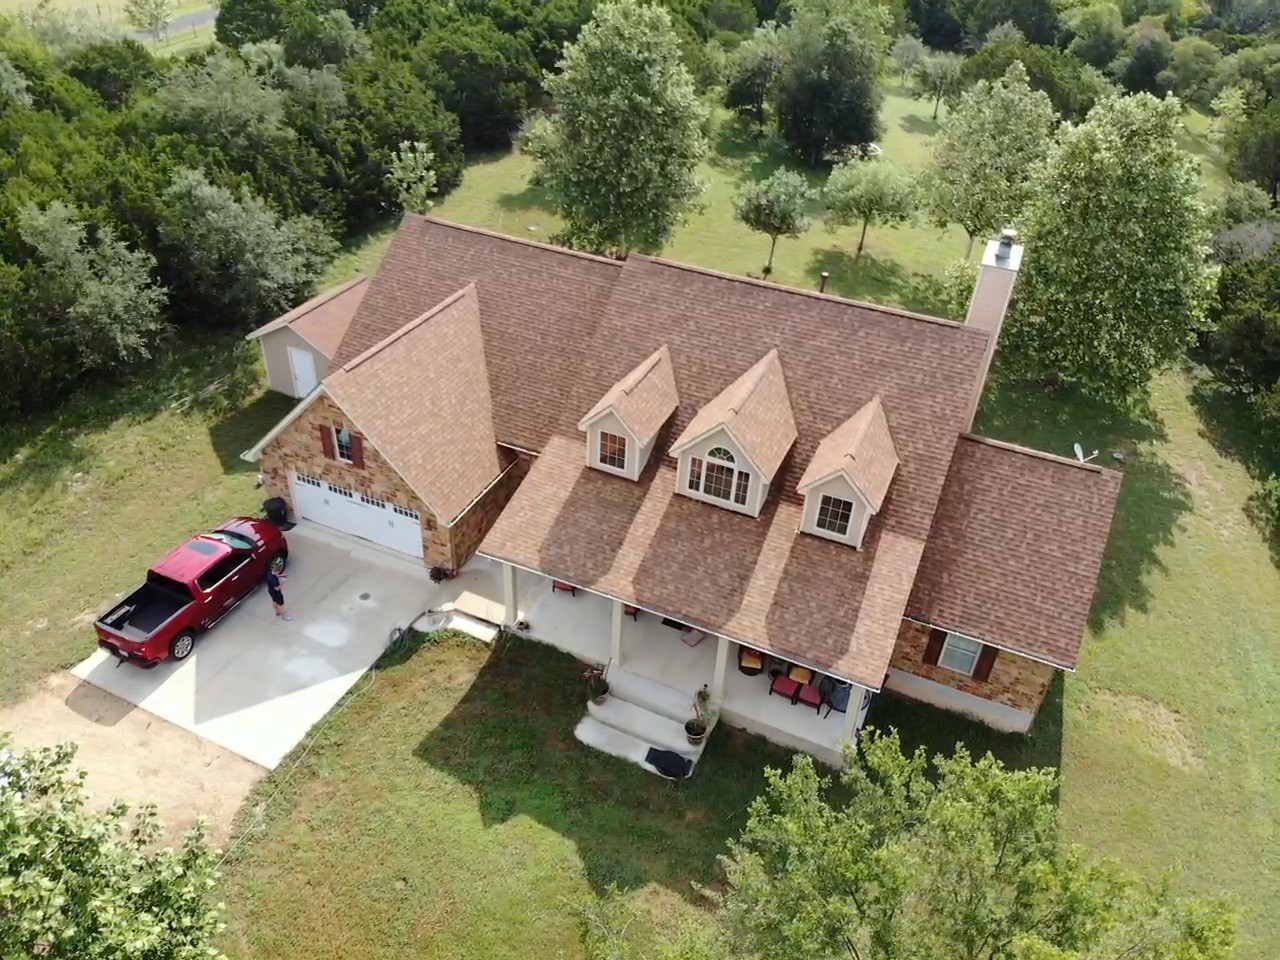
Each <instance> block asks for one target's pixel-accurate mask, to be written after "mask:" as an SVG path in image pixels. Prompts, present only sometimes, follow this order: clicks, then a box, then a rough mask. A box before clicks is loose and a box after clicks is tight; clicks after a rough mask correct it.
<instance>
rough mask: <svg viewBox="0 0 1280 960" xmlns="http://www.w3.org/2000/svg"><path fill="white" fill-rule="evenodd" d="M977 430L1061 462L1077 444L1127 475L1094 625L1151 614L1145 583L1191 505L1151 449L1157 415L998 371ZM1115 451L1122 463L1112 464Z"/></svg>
mask: <svg viewBox="0 0 1280 960" xmlns="http://www.w3.org/2000/svg"><path fill="white" fill-rule="evenodd" d="M998 363H999V359H998V355H997V364H998ZM974 430H975V432H977V433H980V434H982V435H983V436H987V437H991V438H993V439H995V440H1005V441H1008V442H1010V443H1019V444H1023V445H1025V446H1029V447H1033V448H1035V449H1037V450H1043V451H1045V452H1047V453H1053V454H1057V455H1058V456H1064V457H1072V456H1074V453H1073V451H1072V445H1073V444H1075V443H1079V444H1080V445H1081V446H1082V447H1083V448H1084V450H1085V453H1086V455H1089V454H1092V453H1093V451H1095V450H1097V451H1098V458H1097V461H1096V462H1097V463H1098V464H1099V465H1100V466H1103V467H1106V468H1109V469H1118V470H1120V471H1122V472H1123V474H1124V480H1123V482H1122V483H1121V484H1120V497H1119V501H1118V502H1117V505H1116V513H1115V519H1114V520H1113V521H1112V524H1111V534H1110V537H1109V538H1108V540H1107V549H1106V553H1105V554H1104V555H1103V559H1102V571H1101V573H1100V575H1099V577H1098V588H1097V592H1096V593H1095V594H1094V598H1093V607H1092V610H1091V612H1090V617H1089V625H1090V626H1091V627H1092V628H1093V629H1094V630H1098V629H1100V628H1102V627H1103V626H1105V625H1106V624H1108V623H1111V622H1113V621H1114V622H1120V623H1123V622H1124V616H1125V613H1126V612H1127V611H1128V610H1130V609H1133V610H1137V611H1140V612H1141V611H1145V610H1147V608H1148V603H1149V602H1150V599H1151V588H1150V587H1149V586H1148V585H1147V578H1148V577H1149V576H1150V575H1151V573H1153V572H1156V571H1160V570H1163V569H1164V565H1163V563H1162V561H1161V560H1160V557H1159V552H1160V550H1161V549H1162V548H1164V547H1166V546H1168V545H1170V544H1171V543H1172V542H1173V539H1174V536H1175V534H1176V533H1177V530H1178V527H1179V524H1180V523H1181V521H1182V518H1183V517H1184V515H1186V514H1188V513H1190V512H1191V509H1192V507H1193V506H1194V504H1193V502H1192V497H1191V492H1190V490H1189V488H1188V485H1187V482H1186V480H1185V479H1184V478H1183V476H1182V475H1181V474H1180V473H1179V472H1178V471H1177V470H1175V469H1174V468H1173V467H1171V466H1170V465H1169V464H1168V463H1166V462H1165V461H1164V460H1163V459H1162V458H1161V457H1160V456H1159V454H1158V453H1156V452H1155V451H1154V450H1153V449H1152V446H1151V445H1152V444H1153V443H1155V442H1158V441H1160V440H1162V439H1164V436H1165V433H1164V427H1163V425H1162V424H1161V423H1160V420H1159V418H1158V417H1157V416H1156V415H1155V414H1154V413H1152V412H1150V411H1126V410H1122V409H1118V408H1115V407H1111V406H1108V405H1106V404H1103V403H1101V402H1099V401H1097V400H1094V399H1091V398H1089V397H1086V396H1083V395H1082V394H1079V393H1077V392H1075V391H1071V390H1065V389H1064V390H1057V391H1054V392H1052V393H1050V392H1047V391H1046V390H1045V389H1044V388H1043V387H1042V386H1040V385H1037V384H1027V383H1013V382H1010V381H1009V380H1008V379H1006V378H1004V377H1002V376H1000V375H999V371H998V370H997V371H996V373H994V374H993V375H992V377H991V378H990V379H989V380H988V381H987V387H986V391H985V392H984V393H983V395H982V405H981V408H980V409H979V411H978V418H977V422H976V423H975V425H974ZM1113 451H1118V452H1119V453H1120V454H1121V456H1122V457H1123V458H1124V459H1123V460H1121V461H1118V460H1116V459H1114V458H1113V456H1112V452H1113Z"/></svg>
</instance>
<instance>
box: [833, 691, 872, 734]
mask: <svg viewBox="0 0 1280 960" xmlns="http://www.w3.org/2000/svg"><path fill="white" fill-rule="evenodd" d="M866 695H867V691H866V690H865V689H864V688H862V687H860V686H858V685H857V684H856V683H855V684H854V685H853V689H852V690H850V691H849V703H848V705H847V706H846V707H845V711H844V717H843V719H841V721H840V740H841V741H842V742H843V741H845V740H847V741H849V742H851V743H852V742H853V740H854V738H855V737H857V735H858V727H859V725H860V724H859V723H858V721H859V720H860V719H861V717H862V698H863V697H865V696H866ZM855 700H856V702H855Z"/></svg>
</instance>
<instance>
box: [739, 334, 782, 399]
mask: <svg viewBox="0 0 1280 960" xmlns="http://www.w3.org/2000/svg"><path fill="white" fill-rule="evenodd" d="M770 357H774V358H775V359H776V360H777V361H778V366H779V367H781V366H782V358H781V357H779V356H778V348H777V347H773V348H772V349H770V350H769V352H768V353H766V354H765V355H764V356H763V357H761V358H760V359H759V360H757V361H756V362H755V363H753V364H752V365H751V366H750V367H749V368H748V369H747V372H746V373H744V374H743V376H744V377H748V378H749V379H748V380H747V381H746V382H745V383H743V385H742V390H741V392H739V393H738V394H737V395H736V396H734V398H733V399H732V400H730V401H729V410H730V412H732V413H741V412H742V408H743V407H744V406H746V404H747V401H748V400H750V399H751V395H752V394H753V393H755V392H756V390H757V388H759V386H760V384H761V383H763V382H764V373H765V369H766V368H767V367H768V362H767V361H768V360H769V358H770ZM753 374H754V376H752V375H753ZM785 377H786V374H785V373H784V374H783V378H784V379H785Z"/></svg>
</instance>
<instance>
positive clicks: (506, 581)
mask: <svg viewBox="0 0 1280 960" xmlns="http://www.w3.org/2000/svg"><path fill="white" fill-rule="evenodd" d="M502 603H503V606H504V607H505V609H504V610H503V623H505V624H506V625H507V626H511V625H513V624H514V623H515V622H516V621H517V620H519V619H520V611H519V610H518V609H517V608H516V568H515V567H514V566H512V565H511V564H509V563H504V564H503V565H502Z"/></svg>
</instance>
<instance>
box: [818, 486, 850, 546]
mask: <svg viewBox="0 0 1280 960" xmlns="http://www.w3.org/2000/svg"><path fill="white" fill-rule="evenodd" d="M852 516H853V504H852V503H851V502H849V501H848V500H841V499H840V498H839V497H831V496H827V494H825V493H824V494H823V495H822V500H820V501H819V503H818V519H817V520H816V521H814V522H815V524H816V525H817V527H818V529H819V530H826V531H827V532H828V533H834V534H835V535H836V536H838V537H847V536H848V535H849V519H850V517H852Z"/></svg>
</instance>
